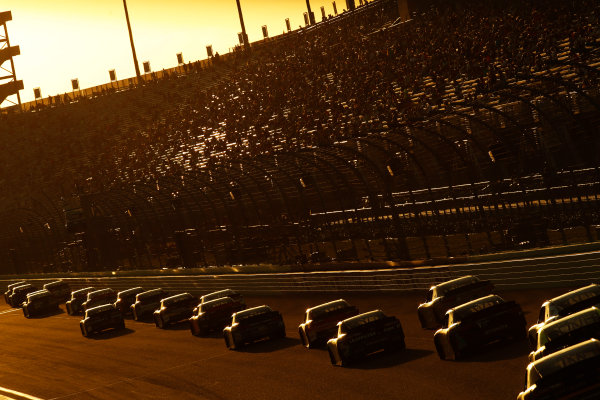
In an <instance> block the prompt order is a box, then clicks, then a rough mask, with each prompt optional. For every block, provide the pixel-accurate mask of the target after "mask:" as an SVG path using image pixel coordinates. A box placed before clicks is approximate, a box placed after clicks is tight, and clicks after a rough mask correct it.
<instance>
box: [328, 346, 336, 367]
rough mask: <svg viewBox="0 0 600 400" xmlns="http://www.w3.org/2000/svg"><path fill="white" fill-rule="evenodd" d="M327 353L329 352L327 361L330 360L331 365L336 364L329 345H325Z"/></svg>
mask: <svg viewBox="0 0 600 400" xmlns="http://www.w3.org/2000/svg"><path fill="white" fill-rule="evenodd" d="M327 353H329V361H331V365H337V361H336V359H335V356H334V355H333V352H332V351H331V349H330V348H329V346H327Z"/></svg>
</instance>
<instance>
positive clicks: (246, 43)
mask: <svg viewBox="0 0 600 400" xmlns="http://www.w3.org/2000/svg"><path fill="white" fill-rule="evenodd" d="M235 1H236V3H237V9H238V14H239V16H240V25H242V39H243V40H244V49H245V50H246V51H247V52H248V51H250V43H248V35H247V34H246V25H244V15H243V14H242V6H241V5H240V0H235Z"/></svg>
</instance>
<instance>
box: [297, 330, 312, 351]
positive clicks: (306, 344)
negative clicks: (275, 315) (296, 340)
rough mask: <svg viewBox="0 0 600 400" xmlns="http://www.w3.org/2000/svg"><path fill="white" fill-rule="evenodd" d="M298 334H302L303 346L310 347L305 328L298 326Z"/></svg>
mask: <svg viewBox="0 0 600 400" xmlns="http://www.w3.org/2000/svg"><path fill="white" fill-rule="evenodd" d="M298 334H299V335H300V342H301V343H302V346H304V347H306V348H307V349H310V342H309V340H308V336H307V335H306V332H305V331H304V329H302V328H298Z"/></svg>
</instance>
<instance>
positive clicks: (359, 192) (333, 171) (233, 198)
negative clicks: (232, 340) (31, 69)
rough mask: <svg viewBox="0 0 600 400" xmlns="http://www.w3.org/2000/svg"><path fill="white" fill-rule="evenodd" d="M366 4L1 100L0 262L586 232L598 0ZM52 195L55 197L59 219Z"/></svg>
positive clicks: (456, 249) (453, 244)
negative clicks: (197, 56)
mask: <svg viewBox="0 0 600 400" xmlns="http://www.w3.org/2000/svg"><path fill="white" fill-rule="evenodd" d="M423 3H427V6H425V5H422V6H420V7H418V6H413V7H412V10H413V15H412V19H411V20H409V21H406V22H400V19H399V15H398V5H397V1H392V0H376V1H372V2H370V3H367V4H366V5H365V6H362V7H358V8H357V9H356V10H355V11H353V12H346V13H343V14H341V15H340V16H339V17H335V18H330V19H328V20H326V21H323V22H321V23H319V24H317V25H315V26H312V27H310V28H306V29H301V30H298V31H294V32H292V33H289V34H285V35H282V36H280V37H278V38H275V39H274V40H270V41H265V42H261V43H255V44H253V51H252V53H251V54H250V55H248V54H246V53H245V52H243V51H241V49H238V50H236V51H235V52H234V53H232V54H230V55H228V56H226V57H222V58H221V59H220V60H219V61H213V62H212V63H210V64H206V63H204V64H202V65H200V64H196V65H190V67H189V68H185V69H183V68H179V69H178V70H176V71H172V72H171V73H166V74H160V75H161V76H157V77H156V79H152V80H149V81H147V82H144V83H143V84H142V83H140V82H137V84H131V85H127V86H126V87H123V88H121V89H119V90H115V88H114V87H108V86H106V87H104V88H100V89H98V90H95V91H90V92H87V93H86V94H85V95H83V96H80V97H77V98H64V97H63V96H57V97H56V98H54V99H53V100H46V101H45V102H42V103H40V104H38V105H37V106H35V107H31V109H29V110H27V111H26V112H22V113H9V114H0V135H1V136H2V138H3V143H4V146H2V150H0V151H2V158H3V160H5V162H3V163H2V166H1V167H0V168H2V169H1V171H0V179H1V180H2V186H3V188H4V190H3V191H2V194H1V195H0V196H1V198H0V202H1V204H2V206H3V209H4V211H3V212H2V213H1V215H0V219H1V220H2V225H1V226H0V249H1V250H0V251H1V252H2V253H3V254H4V255H5V256H6V257H5V259H6V260H8V262H6V263H4V264H3V265H2V266H1V268H3V269H4V271H5V272H17V271H18V272H28V271H31V272H33V271H40V270H43V271H65V270H97V269H104V268H111V269H112V268H116V267H119V266H120V267H126V268H148V267H158V266H164V265H183V266H186V267H190V266H201V265H206V266H209V265H224V264H245V263H259V262H271V263H295V262H301V263H304V262H309V261H312V262H322V261H327V260H331V259H336V260H402V259H404V260H408V259H420V258H432V257H447V256H457V255H462V254H473V253H480V252H488V251H497V250H503V249H512V248H518V247H523V246H542V245H549V244H553V245H554V244H564V243H571V242H581V241H593V240H598V232H597V230H596V225H598V224H600V221H599V218H600V216H599V215H598V209H599V207H598V193H599V192H600V171H599V169H598V167H599V160H598V154H599V153H600V141H599V140H598V137H599V136H598V133H599V132H598V126H600V124H599V122H600V102H599V101H600V100H599V98H598V78H599V73H600V69H599V66H600V50H599V47H600V28H599V27H600V21H599V17H600V8H599V6H598V2H597V1H593V0H581V1H577V2H564V1H558V0H546V1H543V2H542V1H540V0H527V1H512V0H511V1H499V0H486V1H477V2H476V1H469V0H460V1H454V2H441V1H430V2H423ZM65 210H68V212H65Z"/></svg>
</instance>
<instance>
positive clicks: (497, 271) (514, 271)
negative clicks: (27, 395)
mask: <svg viewBox="0 0 600 400" xmlns="http://www.w3.org/2000/svg"><path fill="white" fill-rule="evenodd" d="M466 274H474V275H478V276H479V277H480V278H482V279H489V280H491V281H492V282H493V283H494V284H495V285H496V286H497V287H498V288H501V289H531V288H542V287H561V286H562V287H569V286H582V285H585V284H588V283H591V282H600V252H589V253H579V254H570V255H562V256H550V257H539V258H528V259H522V260H508V261H495V262H487V263H480V264H457V265H446V266H439V267H418V268H402V269H386V270H368V271H362V270H356V271H341V272H311V273H281V274H256V275H254V274H239V275H232V274H229V275H202V276H143V277H135V276H132V277H88V278H68V277H65V278H63V280H64V281H66V282H68V283H69V285H70V286H71V287H72V289H78V288H83V287H86V286H94V287H97V288H105V287H111V288H113V289H115V290H124V289H127V288H130V287H133V286H142V287H144V288H148V289H151V288H156V287H162V288H164V289H166V290H168V291H170V292H183V291H187V292H190V293H192V294H196V295H201V294H205V293H209V292H212V291H216V290H220V289H224V288H231V289H234V290H237V291H239V292H241V293H243V294H246V295H249V294H261V295H269V294H271V295H284V294H292V293H344V292H363V293H364V292H369V293H377V292H380V293H382V292H407V291H417V290H426V289H428V288H429V287H430V286H431V285H433V284H436V283H439V282H443V281H446V280H448V279H452V278H455V277H458V276H462V275H466ZM15 280H16V279H13V280H11V281H7V280H0V285H4V286H6V285H8V284H9V283H10V282H14V281H15ZM24 280H25V279H24ZM26 280H27V281H28V282H31V283H32V284H34V285H37V286H39V287H41V286H42V285H43V284H44V283H46V282H49V281H51V280H50V279H26Z"/></svg>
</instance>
